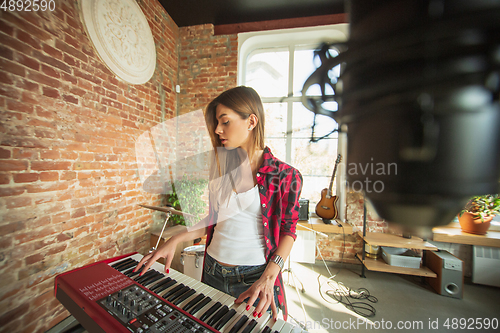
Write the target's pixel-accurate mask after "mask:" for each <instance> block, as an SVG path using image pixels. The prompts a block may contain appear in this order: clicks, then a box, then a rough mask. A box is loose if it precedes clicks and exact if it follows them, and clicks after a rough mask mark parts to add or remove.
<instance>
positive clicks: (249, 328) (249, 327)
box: [241, 319, 257, 333]
mask: <svg viewBox="0 0 500 333" xmlns="http://www.w3.org/2000/svg"><path fill="white" fill-rule="evenodd" d="M256 325H257V320H255V319H252V321H251V322H249V323H248V325H247V327H245V329H244V330H243V332H241V333H250V332H251V331H252V330H253V328H254V327H255V326H256Z"/></svg>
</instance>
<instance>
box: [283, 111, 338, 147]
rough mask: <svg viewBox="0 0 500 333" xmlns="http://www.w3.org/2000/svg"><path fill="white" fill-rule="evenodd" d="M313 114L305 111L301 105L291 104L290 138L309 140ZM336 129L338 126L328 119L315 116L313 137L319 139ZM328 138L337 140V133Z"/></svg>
mask: <svg viewBox="0 0 500 333" xmlns="http://www.w3.org/2000/svg"><path fill="white" fill-rule="evenodd" d="M313 121H314V113H313V112H311V111H309V110H308V109H306V108H305V107H304V106H303V105H302V103H293V116H292V137H296V138H299V137H300V138H311V135H312V125H313ZM336 128H338V124H337V123H336V122H335V120H333V119H332V118H330V117H327V116H323V115H318V116H316V126H315V127H314V137H315V138H320V137H322V136H325V135H328V134H329V133H330V132H331V131H332V130H334V129H336ZM329 138H337V132H334V133H332V134H330V135H329Z"/></svg>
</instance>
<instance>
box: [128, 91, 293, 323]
mask: <svg viewBox="0 0 500 333" xmlns="http://www.w3.org/2000/svg"><path fill="white" fill-rule="evenodd" d="M205 121H206V124H207V128H208V131H209V133H210V136H211V140H212V145H213V147H214V153H215V155H214V162H213V163H212V165H211V176H210V183H209V193H210V194H209V197H210V205H209V211H210V213H209V215H208V216H207V217H205V218H204V219H203V220H202V221H200V222H199V223H198V224H197V225H196V226H194V227H192V228H190V229H188V230H187V231H186V232H184V233H181V234H177V235H175V236H173V237H171V238H170V239H169V240H168V241H167V242H166V243H164V244H163V245H162V246H161V247H160V248H159V249H158V250H156V251H155V252H153V253H151V254H148V255H146V256H144V258H143V259H142V260H141V262H140V263H139V265H138V266H137V267H136V269H138V268H139V267H140V266H142V265H143V264H145V269H144V270H143V272H145V271H146V270H147V269H148V268H149V267H150V266H151V265H152V264H153V263H154V262H155V261H156V260H158V259H159V258H161V257H163V258H165V259H166V260H165V270H166V272H167V273H168V268H169V267H170V264H171V262H172V258H173V256H174V253H175V249H176V247H177V244H179V242H185V241H189V240H193V239H196V238H199V237H202V236H204V235H207V243H206V250H205V260H204V265H203V277H202V281H203V282H204V283H206V284H208V285H210V286H212V287H214V288H216V289H219V290H221V291H224V292H226V293H228V294H231V295H232V296H234V297H237V299H236V300H235V303H237V304H238V303H241V302H243V301H244V300H246V299H248V301H247V304H249V305H248V306H247V307H246V309H247V311H248V310H249V309H250V304H253V305H254V306H255V310H254V312H253V316H254V317H260V316H261V315H262V313H263V312H264V311H266V310H267V309H268V308H269V307H270V308H271V311H272V315H273V318H274V319H275V320H276V319H277V315H278V310H277V306H279V307H280V308H281V309H282V310H283V315H284V318H285V320H286V317H287V311H286V300H285V294H284V286H283V280H282V276H281V269H282V268H283V263H284V261H285V260H286V259H287V257H288V255H289V254H290V250H291V249H292V245H293V243H294V241H295V238H296V235H295V226H296V223H297V221H298V217H299V203H298V201H299V196H300V191H301V188H302V176H301V174H300V173H299V171H298V170H296V169H294V168H292V167H291V166H289V165H287V164H285V163H283V162H282V161H280V160H278V159H277V158H275V157H274V156H273V155H272V153H271V151H270V149H269V148H268V147H265V146H264V122H265V121H264V108H263V105H262V101H261V100H260V97H259V95H258V94H257V92H256V91H255V90H253V89H252V88H249V87H243V86H240V87H236V88H233V89H229V90H227V91H225V92H223V93H222V94H220V95H219V96H218V97H217V98H215V99H214V100H213V101H212V102H210V104H209V105H208V106H207V109H206V112H205Z"/></svg>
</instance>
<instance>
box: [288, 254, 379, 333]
mask: <svg viewBox="0 0 500 333" xmlns="http://www.w3.org/2000/svg"><path fill="white" fill-rule="evenodd" d="M292 271H293V273H289V272H285V273H283V281H284V283H285V288H286V297H287V304H288V313H289V316H290V317H291V318H289V319H288V321H290V322H292V323H295V324H296V321H298V322H300V323H301V324H303V325H304V324H305V329H306V330H307V331H308V332H310V333H330V332H332V331H333V330H334V329H339V330H341V329H342V328H343V327H346V326H349V324H350V323H352V322H356V323H357V324H361V323H365V322H366V321H368V325H370V323H371V321H369V320H367V319H366V318H365V317H363V316H361V315H359V314H356V313H355V312H353V311H351V310H349V309H348V308H346V307H345V306H344V305H343V304H341V303H339V302H338V301H337V300H335V299H334V298H333V297H331V296H330V295H328V294H327V292H328V293H329V294H332V293H337V295H339V296H343V297H344V298H345V296H347V295H348V289H347V288H346V286H344V285H343V284H342V283H338V282H336V281H334V279H333V278H332V279H329V278H328V277H327V276H324V275H321V274H319V273H318V272H315V271H313V270H312V269H310V268H308V267H307V266H306V265H302V264H298V263H292ZM320 286H321V288H320ZM295 287H297V288H295ZM353 301H355V300H353ZM311 313H316V314H318V313H320V314H321V317H322V319H321V320H318V316H317V315H316V316H315V317H316V318H315V319H312V318H311V315H310V314H311ZM340 314H342V316H339V315H340ZM340 317H341V318H342V319H340ZM346 318H349V319H346Z"/></svg>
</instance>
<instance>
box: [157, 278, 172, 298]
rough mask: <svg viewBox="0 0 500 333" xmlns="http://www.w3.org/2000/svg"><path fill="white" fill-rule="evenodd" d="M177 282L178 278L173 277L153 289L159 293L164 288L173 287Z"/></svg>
mask: <svg viewBox="0 0 500 333" xmlns="http://www.w3.org/2000/svg"><path fill="white" fill-rule="evenodd" d="M176 283H177V281H176V280H174V279H171V280H170V281H167V282H165V283H163V284H161V285H160V286H158V287H156V288H155V290H153V291H154V292H155V293H157V294H158V295H159V294H160V293H161V292H162V291H163V290H165V289H168V288H170V287H172V286H173V285H175V284H176Z"/></svg>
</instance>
